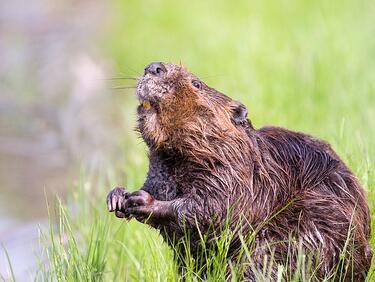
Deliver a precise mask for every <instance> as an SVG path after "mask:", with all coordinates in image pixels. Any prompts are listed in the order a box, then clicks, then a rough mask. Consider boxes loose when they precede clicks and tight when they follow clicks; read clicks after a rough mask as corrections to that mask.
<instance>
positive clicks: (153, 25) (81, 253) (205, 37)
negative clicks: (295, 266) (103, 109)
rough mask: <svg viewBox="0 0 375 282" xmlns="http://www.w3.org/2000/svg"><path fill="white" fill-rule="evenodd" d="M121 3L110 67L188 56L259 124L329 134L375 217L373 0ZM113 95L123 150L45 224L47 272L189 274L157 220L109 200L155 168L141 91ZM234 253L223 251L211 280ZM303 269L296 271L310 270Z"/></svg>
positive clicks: (160, 277)
mask: <svg viewBox="0 0 375 282" xmlns="http://www.w3.org/2000/svg"><path fill="white" fill-rule="evenodd" d="M111 8H112V10H111V11H110V13H111V16H112V17H111V18H112V20H111V21H110V24H109V25H108V27H107V29H106V30H107V33H106V34H105V36H104V38H103V40H102V43H101V46H102V48H103V50H104V52H105V53H106V54H107V56H108V58H110V59H111V60H113V62H114V64H115V65H116V72H117V73H113V74H109V75H113V76H117V74H122V75H124V76H136V75H139V74H141V73H142V70H143V68H144V66H145V65H146V64H148V63H150V62H152V61H166V62H177V63H178V62H182V63H183V64H184V65H186V66H187V67H188V68H189V69H190V70H191V71H192V72H194V73H196V74H197V75H199V76H200V77H201V78H202V79H203V80H205V81H206V82H207V83H208V84H209V85H211V86H213V87H215V88H216V89H218V90H220V91H222V92H223V93H226V94H227V95H229V96H231V97H233V98H234V99H238V100H240V101H242V102H243V103H244V104H245V105H246V106H247V107H248V109H249V116H250V119H251V120H252V122H253V124H254V125H255V126H256V127H261V126H263V125H268V124H273V125H279V126H283V127H288V128H290V129H293V130H297V131H303V132H306V133H310V134H312V135H315V136H317V137H320V138H322V139H325V140H327V141H328V142H330V143H331V144H332V145H333V147H334V149H335V150H336V151H337V152H338V153H339V155H340V156H341V157H342V158H343V159H344V161H345V162H346V163H347V164H348V165H349V166H350V167H351V168H352V170H353V171H354V173H355V174H356V175H357V176H358V177H359V178H360V180H361V183H362V184H363V186H364V188H365V189H366V190H367V191H368V198H369V203H370V206H371V211H372V214H373V219H374V220H373V224H372V225H373V229H374V228H375V226H374V222H375V215H374V213H375V205H374V204H375V193H374V192H375V172H374V169H375V155H374V154H375V125H374V122H375V36H374V34H375V20H374V15H375V3H374V2H373V1H370V0H368V1H362V0H359V1H354V0H352V1H346V0H343V1H337V0H332V1H286V0H284V1H268V0H265V1H264V0H263V1H171V0H170V1H147V2H146V1H137V0H131V1H114V2H113V4H112V6H111ZM125 84H126V83H125ZM126 85H128V84H126ZM114 99H117V100H118V103H116V105H117V106H116V108H115V109H114V111H121V112H122V113H123V119H124V120H125V122H126V125H127V126H126V127H125V128H119V130H122V131H123V132H124V133H123V136H124V139H123V150H122V151H123V155H124V160H123V162H121V163H115V164H113V167H111V168H108V171H106V172H103V174H102V175H100V177H99V180H98V177H95V178H93V177H90V176H87V175H86V176H85V177H82V178H83V180H82V183H81V184H80V185H78V186H79V187H78V190H77V191H78V192H75V194H74V195H73V197H72V198H71V199H70V200H68V205H66V204H61V205H57V213H56V216H55V217H53V216H51V218H52V219H51V220H52V222H51V229H50V231H49V232H45V233H44V235H43V238H44V239H43V240H42V241H43V242H44V243H45V244H47V246H48V247H47V248H46V254H45V255H47V256H48V260H47V261H48V265H43V264H41V268H40V271H39V272H38V273H37V278H38V280H39V279H40V280H63V281H65V280H68V281H78V280H83V281H98V280H105V281H112V280H115V281H123V280H124V279H125V280H127V281H175V280H177V279H178V275H177V272H176V265H175V263H174V262H173V254H172V252H171V250H169V249H168V247H167V246H166V245H165V244H163V243H162V240H161V238H160V236H159V235H158V234H157V232H156V231H154V230H152V229H150V228H148V227H146V226H144V225H142V224H139V223H137V222H135V221H131V222H125V221H121V220H118V219H115V218H114V216H113V215H112V214H109V213H108V212H107V211H106V206H105V195H106V193H107V192H108V191H109V190H110V189H111V187H113V186H115V185H120V184H121V185H124V186H126V187H128V188H129V190H136V189H138V188H139V187H141V185H142V183H143V180H144V177H145V174H146V171H147V156H146V148H145V146H144V145H143V144H140V142H139V139H137V136H136V134H135V133H134V132H133V131H132V128H133V127H134V125H135V105H136V101H135V99H134V98H132V96H131V95H122V96H117V97H116V98H114ZM123 173H125V175H124V174H123ZM103 179H105V180H103ZM86 182H87V183H86ZM98 191H99V192H98ZM92 195H95V196H92ZM68 207H72V208H68ZM371 242H372V244H373V245H374V244H375V236H372V238H371ZM223 248H224V249H225V247H223ZM224 251H225V250H223V252H224ZM301 258H302V256H301ZM191 263H193V262H191ZM223 263H226V262H223V261H221V260H220V259H217V260H216V261H215V262H214V265H213V268H214V270H216V272H215V271H213V273H212V275H211V276H210V279H211V281H215V279H216V278H217V277H220V275H222V271H221V270H222V269H223V265H222V264H223ZM374 269H375V267H372V270H371V273H373V272H374ZM190 270H191V272H190V273H189V272H188V274H189V275H188V278H189V279H187V280H191V279H193V278H192V277H193V276H194V274H193V273H192V272H194V271H193V270H194V266H192V267H191V269H190ZM280 271H282V267H280ZM266 272H267V270H265V273H266ZM301 273H302V272H299V274H298V273H297V276H292V275H291V276H290V277H291V279H290V280H291V281H297V280H298V279H299V278H301V277H302V278H301V279H302V280H306V279H307V278H306V276H298V275H302V274H301ZM368 280H369V281H371V278H369V279H368Z"/></svg>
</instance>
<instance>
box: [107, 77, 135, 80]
mask: <svg viewBox="0 0 375 282" xmlns="http://www.w3.org/2000/svg"><path fill="white" fill-rule="evenodd" d="M121 79H124V80H125V79H129V80H138V78H135V77H110V78H105V80H121Z"/></svg>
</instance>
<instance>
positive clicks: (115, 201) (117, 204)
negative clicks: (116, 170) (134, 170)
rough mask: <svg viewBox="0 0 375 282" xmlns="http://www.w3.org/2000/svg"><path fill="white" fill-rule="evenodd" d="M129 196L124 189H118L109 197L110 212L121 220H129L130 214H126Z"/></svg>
mask: <svg viewBox="0 0 375 282" xmlns="http://www.w3.org/2000/svg"><path fill="white" fill-rule="evenodd" d="M128 196H129V192H127V191H126V190H125V189H124V188H121V187H116V188H115V189H113V190H112V191H111V192H109V194H108V196H107V207H108V210H109V211H110V212H115V215H116V216H117V217H120V218H124V217H126V218H128V217H129V214H127V213H126V212H125V203H126V201H127V198H128Z"/></svg>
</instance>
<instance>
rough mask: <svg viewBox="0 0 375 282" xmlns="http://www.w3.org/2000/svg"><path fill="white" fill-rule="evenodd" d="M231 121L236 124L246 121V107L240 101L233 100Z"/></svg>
mask: <svg viewBox="0 0 375 282" xmlns="http://www.w3.org/2000/svg"><path fill="white" fill-rule="evenodd" d="M232 122H233V123H234V124H237V125H239V124H244V123H246V122H247V109H246V107H245V106H244V105H243V104H241V103H240V102H235V103H233V105H232Z"/></svg>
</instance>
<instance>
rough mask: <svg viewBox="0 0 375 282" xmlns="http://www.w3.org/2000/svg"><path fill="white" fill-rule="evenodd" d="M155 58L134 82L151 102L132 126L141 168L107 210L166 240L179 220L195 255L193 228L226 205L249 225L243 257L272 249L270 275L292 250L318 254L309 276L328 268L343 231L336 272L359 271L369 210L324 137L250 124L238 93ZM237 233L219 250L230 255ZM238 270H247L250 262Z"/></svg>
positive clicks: (204, 227)
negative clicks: (141, 150) (141, 180)
mask: <svg viewBox="0 0 375 282" xmlns="http://www.w3.org/2000/svg"><path fill="white" fill-rule="evenodd" d="M150 66H151V67H153V68H155V66H156V65H150ZM161 67H163V71H161V72H160V73H157V72H155V71H154V72H151V71H149V70H147V69H146V73H145V75H144V76H143V77H142V78H140V80H139V83H138V86H137V95H138V97H139V99H140V101H141V102H143V101H149V102H150V103H151V106H152V107H151V109H146V108H144V107H142V106H140V107H139V108H138V116H139V120H138V129H139V132H140V133H141V135H142V137H143V139H144V140H145V142H146V143H147V144H148V146H149V149H150V155H149V156H150V169H149V173H148V177H147V179H146V182H145V184H144V186H143V187H142V188H141V190H140V191H139V192H135V193H133V194H128V193H126V192H123V190H118V189H117V190H114V191H112V192H111V193H110V194H109V196H108V200H109V208H110V210H111V211H116V214H117V215H118V216H119V217H128V218H129V217H132V216H133V217H135V218H137V219H138V220H140V221H145V219H146V218H147V219H148V221H147V223H148V224H150V225H151V226H153V227H155V228H158V229H159V230H160V231H161V234H162V235H163V237H164V238H165V239H166V241H167V242H168V243H169V244H172V245H175V244H177V241H178V239H179V238H180V237H182V236H183V234H184V232H185V231H184V228H187V229H188V230H189V231H190V232H191V249H192V253H193V254H196V255H197V254H198V253H199V250H200V247H199V245H200V240H199V234H198V233H199V232H198V229H199V230H200V231H201V232H203V233H207V234H210V233H212V228H213V229H214V230H220V226H222V225H223V224H224V221H225V220H226V219H227V218H228V215H229V214H228V211H229V210H230V217H229V218H230V226H232V228H233V229H234V228H235V226H238V224H240V230H241V232H242V233H243V234H245V235H248V234H250V233H252V234H256V237H255V241H254V245H253V250H254V251H253V252H252V255H251V258H247V259H250V260H251V261H252V262H253V263H254V265H255V267H256V268H258V269H262V267H263V263H264V257H265V256H266V255H267V256H268V257H271V255H273V257H274V261H275V262H276V263H275V266H274V267H273V269H272V277H273V278H274V279H276V275H277V264H285V263H286V262H287V261H288V263H289V265H290V267H291V270H292V271H293V269H295V268H296V265H297V254H298V252H300V251H301V250H302V251H303V252H304V253H305V254H307V255H311V256H312V257H314V259H313V260H314V262H315V263H316V264H318V269H317V272H316V273H315V274H314V277H315V279H322V278H323V277H326V276H328V275H330V274H331V273H332V271H333V270H334V269H335V268H336V267H337V266H338V265H339V263H340V254H342V253H343V250H344V248H345V242H346V241H347V236H348V233H349V234H350V236H351V237H350V240H349V245H348V246H347V248H348V249H347V251H346V252H344V256H345V257H346V259H347V260H346V261H345V263H344V264H343V265H344V266H346V267H350V269H349V271H348V274H347V276H346V278H345V279H355V280H361V279H363V277H364V276H365V275H366V273H367V271H368V269H369V266H370V261H371V257H372V254H371V250H370V248H369V243H368V239H369V236H370V215H369V210H368V206H367V203H366V199H365V196H364V192H363V189H362V187H361V186H360V184H359V182H358V180H357V178H356V177H355V176H354V175H353V174H352V172H351V171H350V170H349V169H348V168H347V167H346V166H345V164H344V163H343V162H342V161H341V159H340V158H339V157H338V156H337V154H336V153H335V152H334V151H333V150H332V148H331V147H330V145H328V144H327V143H325V142H323V141H321V140H318V139H315V138H313V137H311V136H309V135H306V134H303V133H296V132H292V131H289V130H286V129H282V128H276V127H266V128H261V129H258V130H257V129H254V128H253V126H252V125H251V123H250V121H248V120H247V117H246V115H247V111H246V108H245V107H244V106H243V105H242V104H241V103H239V102H236V101H233V100H232V99H230V98H229V97H227V96H225V95H224V94H221V93H220V92H218V91H216V90H215V89H213V88H210V87H208V86H207V85H205V84H204V83H203V82H201V81H199V79H198V78H197V77H195V76H194V75H192V74H190V73H189V72H188V71H187V70H186V69H185V68H183V67H182V66H179V65H172V64H162V65H161ZM192 81H198V86H199V85H200V86H201V87H198V88H197V87H196V86H194V83H193V82H192ZM119 191H120V192H119ZM121 191H122V192H121ZM121 193H122V194H121ZM112 203H115V205H114V206H113V205H112ZM116 205H117V206H116ZM236 232H237V231H236ZM254 232H256V233H254ZM238 240H239V237H238V236H235V237H234V239H233V246H232V248H231V250H230V254H229V255H228V259H232V260H234V259H239V257H237V255H238V254H237V253H236V252H237V251H238ZM270 245H272V248H270V247H269V246H270ZM287 256H289V258H288V257H287ZM245 260H246V259H245ZM244 276H245V277H246V278H247V279H250V280H255V275H254V270H253V269H251V268H245V270H244Z"/></svg>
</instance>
